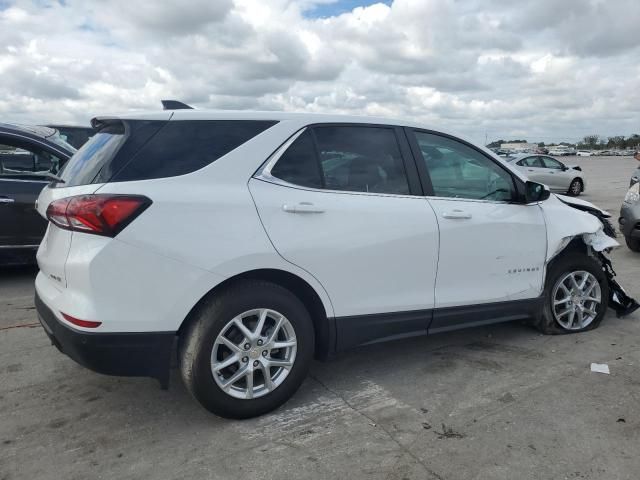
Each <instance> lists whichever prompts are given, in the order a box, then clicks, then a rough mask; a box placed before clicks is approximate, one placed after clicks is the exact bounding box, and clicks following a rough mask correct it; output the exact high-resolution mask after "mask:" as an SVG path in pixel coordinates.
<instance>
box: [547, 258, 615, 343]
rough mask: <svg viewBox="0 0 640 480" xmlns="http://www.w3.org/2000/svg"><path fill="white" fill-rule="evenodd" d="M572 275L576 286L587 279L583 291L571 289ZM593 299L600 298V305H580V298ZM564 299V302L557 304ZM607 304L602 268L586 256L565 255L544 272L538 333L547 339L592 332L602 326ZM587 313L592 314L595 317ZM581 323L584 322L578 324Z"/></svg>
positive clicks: (590, 302)
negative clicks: (542, 302) (549, 336)
mask: <svg viewBox="0 0 640 480" xmlns="http://www.w3.org/2000/svg"><path fill="white" fill-rule="evenodd" d="M572 275H573V276H574V280H576V279H577V283H578V284H581V283H582V281H583V280H584V279H585V278H587V279H588V281H587V284H586V285H585V288H584V289H583V290H580V289H579V288H577V287H576V288H572V287H571V285H572V284H574V283H573V282H572V280H571V276H572ZM596 282H597V286H594V287H593V288H592V290H591V291H589V292H588V293H587V294H586V295H585V292H587V291H588V290H589V288H590V287H591V285H593V284H594V283H596ZM567 285H569V287H567ZM574 285H575V284H574ZM594 297H599V303H596V302H594V301H590V300H586V301H584V302H583V303H580V302H581V298H594ZM565 298H566V299H567V301H566V302H562V303H559V302H561V301H562V300H563V299H565ZM574 302H575V303H574ZM608 304H609V283H608V282H607V278H606V276H605V274H604V270H603V268H602V264H601V263H600V262H599V261H598V260H596V259H595V258H593V257H590V256H589V255H587V254H586V253H579V252H570V253H567V254H565V255H563V256H562V257H560V258H558V259H557V260H555V261H554V262H553V263H552V265H551V268H550V269H549V270H548V271H547V278H546V281H545V289H544V308H543V313H542V316H541V318H540V320H539V322H538V329H539V330H540V331H541V332H542V333H544V334H546V335H558V334H564V333H578V332H584V331H587V330H593V329H594V328H597V327H598V325H600V322H602V318H603V317H604V315H605V313H606V311H607V307H608ZM572 311H573V313H571V312H572ZM564 312H567V313H564ZM587 312H595V315H592V314H591V313H587ZM580 319H583V320H584V322H580V321H579V320H580ZM568 324H570V325H568Z"/></svg>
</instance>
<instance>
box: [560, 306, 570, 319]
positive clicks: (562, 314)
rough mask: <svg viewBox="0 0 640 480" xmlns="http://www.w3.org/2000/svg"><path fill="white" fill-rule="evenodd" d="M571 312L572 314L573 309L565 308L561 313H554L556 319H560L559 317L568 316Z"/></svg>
mask: <svg viewBox="0 0 640 480" xmlns="http://www.w3.org/2000/svg"><path fill="white" fill-rule="evenodd" d="M571 312H573V307H571V308H567V309H566V310H563V311H561V312H558V313H556V317H558V318H561V317H564V316H565V315H567V314H569V313H571Z"/></svg>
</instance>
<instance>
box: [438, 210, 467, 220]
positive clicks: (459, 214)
mask: <svg viewBox="0 0 640 480" xmlns="http://www.w3.org/2000/svg"><path fill="white" fill-rule="evenodd" d="M442 216H443V217H444V218H450V219H452V220H467V219H469V218H471V214H470V213H469V212H465V211H464V210H451V211H450V212H444V213H443V214H442Z"/></svg>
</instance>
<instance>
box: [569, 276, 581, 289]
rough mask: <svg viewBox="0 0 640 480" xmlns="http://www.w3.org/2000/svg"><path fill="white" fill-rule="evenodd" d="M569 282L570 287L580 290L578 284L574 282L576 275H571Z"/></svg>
mask: <svg viewBox="0 0 640 480" xmlns="http://www.w3.org/2000/svg"><path fill="white" fill-rule="evenodd" d="M569 280H571V286H572V287H573V288H575V289H577V290H580V285H578V282H576V274H575V273H572V274H571V276H570V277H569Z"/></svg>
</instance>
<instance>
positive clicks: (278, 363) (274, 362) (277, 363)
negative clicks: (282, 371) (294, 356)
mask: <svg viewBox="0 0 640 480" xmlns="http://www.w3.org/2000/svg"><path fill="white" fill-rule="evenodd" d="M267 363H268V364H269V366H270V367H285V368H290V367H291V366H292V365H293V363H291V362H290V361H289V360H280V359H279V358H269V359H268V360H267Z"/></svg>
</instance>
